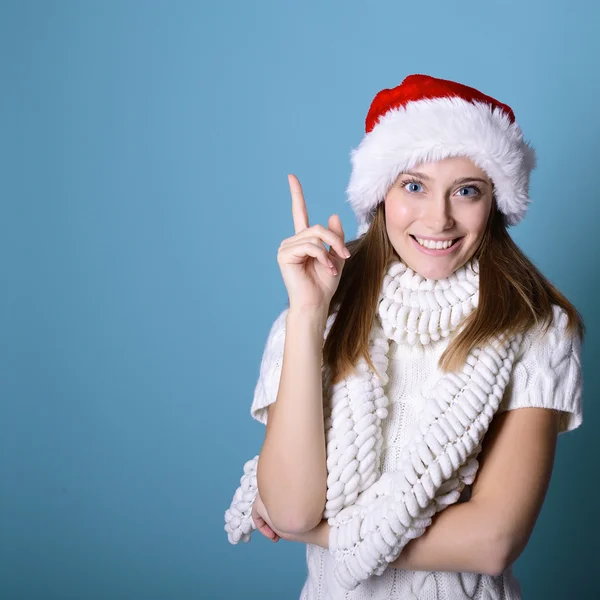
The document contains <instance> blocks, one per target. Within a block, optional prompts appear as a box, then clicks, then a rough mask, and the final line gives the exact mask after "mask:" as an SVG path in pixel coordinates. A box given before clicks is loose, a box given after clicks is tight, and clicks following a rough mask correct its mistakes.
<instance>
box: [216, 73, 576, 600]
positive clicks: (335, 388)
mask: <svg viewBox="0 0 600 600" xmlns="http://www.w3.org/2000/svg"><path fill="white" fill-rule="evenodd" d="M352 166H353V169H352V175H351V180H350V184H349V187H348V194H349V201H350V203H351V205H352V207H353V209H354V211H355V213H356V215H357V218H358V221H359V237H358V239H357V240H355V241H352V242H350V243H348V244H345V238H344V231H343V229H342V225H341V222H340V220H339V217H337V216H336V215H333V216H332V217H331V218H330V219H329V222H328V227H327V228H325V227H322V226H320V225H314V226H310V224H309V220H308V215H307V211H306V204H305V201H304V197H303V194H302V189H301V187H300V184H299V182H298V180H297V179H296V178H295V177H294V176H290V189H291V194H292V212H293V219H294V227H295V234H294V235H293V236H292V237H291V238H288V239H286V240H284V241H283V242H282V244H281V246H280V248H279V251H278V262H279V265H280V269H281V273H282V276H283V279H284V282H285V285H286V288H287V291H288V294H289V308H288V309H286V310H284V311H283V313H282V314H281V315H280V316H279V317H278V318H277V320H276V321H275V323H274V324H273V327H272V329H271V332H270V334H269V338H268V340H267V344H266V348H265V352H264V355H263V360H262V364H261V372H260V378H259V381H258V383H257V386H256V390H255V395H254V400H253V403H252V408H251V413H252V416H253V417H254V418H256V419H258V420H259V421H261V422H263V423H266V434H265V441H264V445H263V447H262V450H261V452H260V460H258V458H259V457H255V458H254V459H253V460H251V461H248V463H246V465H245V467H244V476H243V477H242V480H241V486H240V488H238V490H237V491H236V494H235V496H234V499H233V502H232V505H231V507H230V509H229V510H228V511H227V513H226V527H225V529H226V531H227V532H228V534H229V539H230V541H231V542H232V543H237V542H239V541H247V540H248V539H249V535H250V533H251V531H252V530H253V529H255V528H258V529H259V531H260V532H261V533H262V534H264V535H266V536H267V537H269V538H271V539H272V540H273V541H277V540H278V539H279V538H281V537H282V538H284V539H287V540H292V541H300V542H303V543H306V544H307V565H308V576H307V579H306V582H305V585H304V587H303V590H302V594H301V598H303V599H330V598H422V599H426V598H438V599H451V600H457V599H462V598H511V599H515V598H521V590H520V585H519V583H518V581H517V580H516V579H515V578H514V576H513V574H512V569H511V565H512V564H513V562H514V561H515V560H516V558H517V557H518V556H519V555H520V553H521V552H522V551H523V549H524V548H525V545H526V544H527V541H528V539H529V537H530V535H531V532H532V531H533V527H534V525H535V521H536V518H537V516H538V514H539V511H540V509H541V506H542V503H543V500H544V496H545V494H546V491H547V489H548V485H549V481H550V477H551V473H552V466H553V461H554V453H555V447H556V438H557V435H558V434H559V433H561V432H564V431H568V430H572V429H574V428H576V427H578V426H579V425H580V424H581V422H582V418H583V417H582V405H581V395H582V378H581V363H580V350H581V341H582V339H583V334H584V326H583V322H582V319H581V317H580V315H579V313H578V312H577V310H576V309H575V308H574V307H573V306H572V305H571V304H570V303H569V302H568V300H567V299H566V298H565V297H564V296H563V295H562V294H561V293H560V292H559V291H558V290H557V289H556V288H555V287H554V286H553V285H552V284H551V283H550V282H549V281H548V280H547V279H546V278H545V277H544V276H543V275H542V274H541V273H540V272H539V271H538V269H537V268H536V267H535V266H534V265H533V264H532V263H531V262H530V261H529V260H528V259H527V258H526V257H525V255H524V254H523V253H522V252H521V251H520V250H519V248H518V247H517V246H516V245H515V243H514V242H513V241H512V239H511V237H510V235H509V234H508V232H507V227H508V226H510V225H515V224H517V223H518V222H520V220H521V219H522V218H523V217H524V215H525V213H526V210H527V206H528V203H529V201H530V200H529V198H528V189H529V176H530V173H531V171H532V169H533V168H534V166H535V156H534V151H533V149H532V148H531V147H530V146H529V145H528V144H527V143H526V142H525V141H524V140H523V136H522V133H521V130H520V128H519V126H518V125H517V123H516V121H515V117H514V113H513V111H512V110H511V108H510V107H509V106H507V105H505V104H502V103H500V102H498V101H497V100H495V99H494V98H491V97H489V96H486V95H485V94H482V93H481V92H479V91H478V90H475V89H473V88H470V87H468V86H465V85H462V84H459V83H456V82H451V81H446V80H442V79H437V78H433V77H429V76H426V75H411V76H409V77H407V78H406V79H405V80H404V81H403V82H402V83H401V84H400V85H399V86H397V87H396V88H394V89H391V90H383V91H382V92H380V93H379V94H377V96H376V97H375V99H374V100H373V103H372V104H371V108H370V110H369V113H368V115H367V119H366V135H365V137H364V139H363V140H362V142H361V144H360V146H359V147H358V148H357V149H356V150H355V151H354V152H353V155H352ZM325 245H329V246H330V248H329V250H327V249H326V246H325ZM515 409H520V410H515Z"/></svg>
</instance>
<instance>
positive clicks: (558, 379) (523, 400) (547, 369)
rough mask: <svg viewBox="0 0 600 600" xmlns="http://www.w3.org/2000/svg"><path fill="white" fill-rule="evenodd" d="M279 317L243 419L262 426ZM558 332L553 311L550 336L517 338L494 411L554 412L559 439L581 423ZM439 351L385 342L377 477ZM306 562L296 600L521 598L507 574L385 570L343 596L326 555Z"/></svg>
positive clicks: (572, 360) (566, 342) (570, 361)
mask: <svg viewBox="0 0 600 600" xmlns="http://www.w3.org/2000/svg"><path fill="white" fill-rule="evenodd" d="M286 312H287V311H284V312H283V313H282V314H281V315H280V316H279V317H278V318H277V320H276V321H275V323H274V324H273V327H272V328H271V331H270V334H269V337H268V340H267V344H266V347H265V351H264V354H263V359H262V363H261V369H260V377H259V380H258V382H257V385H256V388H255V393H254V399H253V402H252V407H251V414H252V416H253V417H254V418H255V419H257V420H258V421H260V422H262V423H266V417H267V411H266V408H267V407H268V406H269V405H270V404H271V403H273V402H274V401H275V400H276V397H277V388H278V385H279V377H280V374H281V366H282V359H283V346H284V339H285V317H286ZM565 327H566V315H565V314H564V312H563V311H562V310H561V309H560V308H559V307H554V322H553V325H552V327H551V329H550V330H549V331H548V332H547V333H546V334H545V335H544V336H541V335H540V333H539V331H538V330H536V329H534V330H532V331H530V332H529V333H528V334H527V335H526V336H525V337H524V340H523V343H522V345H521V348H520V351H519V354H518V355H517V357H516V360H515V364H514V367H513V371H512V375H511V379H510V383H509V385H508V386H507V388H506V390H505V394H504V398H503V401H502V403H501V405H500V408H499V409H498V412H501V411H503V410H512V409H516V408H520V407H526V406H537V407H545V408H554V409H557V410H561V411H563V414H562V418H561V422H560V431H561V432H564V431H568V430H571V429H574V428H576V427H578V426H579V425H580V424H581V422H582V418H583V416H582V402H581V398H582V378H581V363H580V345H579V342H578V339H577V338H573V337H571V336H568V335H567V334H566V333H565ZM447 344H448V340H447V339H442V340H440V341H438V342H434V343H431V344H429V345H427V346H426V347H423V346H418V345H417V346H410V345H406V344H400V345H398V344H395V343H393V345H392V349H393V350H392V352H391V355H390V364H389V367H388V375H389V383H388V385H387V388H386V395H387V396H388V398H389V400H390V407H389V414H388V417H387V418H386V419H385V420H384V423H383V434H384V442H383V451H382V456H381V471H382V473H386V472H391V471H394V469H395V468H396V465H397V461H398V460H399V457H400V455H401V450H402V448H403V446H404V444H406V443H407V441H408V439H409V437H410V433H411V431H412V428H413V427H414V426H415V424H416V423H417V419H418V415H419V411H420V409H421V408H422V407H423V404H424V400H423V397H424V395H427V392H428V390H430V389H431V387H432V386H433V385H434V384H435V382H436V381H437V380H438V379H439V378H440V376H441V373H440V371H439V370H438V369H437V362H438V359H439V357H440V356H441V354H442V352H443V350H444V349H445V348H446V346H447ZM468 492H469V490H468V489H466V490H465V491H464V493H463V496H465V499H467V498H468ZM306 556H307V567H308V576H307V579H306V582H305V585H304V587H303V590H302V594H301V599H305V600H329V599H337V598H343V599H348V600H350V599H356V600H359V599H361V600H362V599H367V598H371V599H376V598H377V599H379V598H380V599H384V598H385V599H388V598H390V599H392V598H407V599H412V600H434V599H435V600H462V599H475V598H477V599H479V598H489V599H492V598H493V599H498V600H499V599H504V598H506V599H511V600H515V599H518V598H521V592H520V587H519V584H518V582H517V581H516V580H515V579H514V577H513V576H512V570H511V568H508V569H507V570H506V571H505V572H504V573H503V574H502V575H500V576H498V577H491V576H489V575H483V574H474V573H451V572H427V571H406V570H401V569H394V568H388V569H387V570H385V571H384V572H383V573H382V574H381V575H377V576H374V577H371V578H369V579H368V580H366V581H362V582H361V583H360V585H359V586H358V587H357V588H355V589H353V590H352V591H348V590H346V589H343V588H341V587H340V586H339V584H338V582H337V581H336V579H335V577H334V576H333V569H334V562H335V558H334V557H333V556H332V554H331V553H330V551H328V550H325V549H323V548H320V547H318V546H312V545H308V546H307V554H306Z"/></svg>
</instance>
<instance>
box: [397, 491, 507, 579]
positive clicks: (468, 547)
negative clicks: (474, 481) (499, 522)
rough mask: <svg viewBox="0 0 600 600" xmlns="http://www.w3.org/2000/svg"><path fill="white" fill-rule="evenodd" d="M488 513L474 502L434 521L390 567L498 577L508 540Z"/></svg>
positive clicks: (451, 508) (447, 511)
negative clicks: (500, 532)
mask: <svg viewBox="0 0 600 600" xmlns="http://www.w3.org/2000/svg"><path fill="white" fill-rule="evenodd" d="M494 521H495V520H494V519H492V518H491V516H490V514H489V510H487V508H486V507H485V506H483V505H481V504H480V503H477V502H475V500H474V499H471V500H470V501H468V502H463V503H459V504H453V505H451V506H449V507H447V508H445V509H444V510H442V511H441V512H439V513H437V514H436V515H435V516H434V517H433V522H432V524H431V525H430V526H429V527H428V528H427V530H426V531H425V533H424V534H423V535H421V536H420V537H418V538H415V539H413V540H411V541H410V542H408V544H406V546H404V548H403V549H402V552H401V554H400V556H399V557H398V558H397V559H396V560H395V561H394V562H393V563H390V567H392V568H397V569H406V570H411V571H455V572H471V573H487V574H490V575H497V574H498V573H500V572H501V571H502V570H503V569H504V566H505V565H504V556H505V555H506V553H505V548H506V544H505V540H504V539H503V538H502V536H501V535H500V534H499V532H498V531H497V530H495V529H494V528H493V525H492V524H493V523H494Z"/></svg>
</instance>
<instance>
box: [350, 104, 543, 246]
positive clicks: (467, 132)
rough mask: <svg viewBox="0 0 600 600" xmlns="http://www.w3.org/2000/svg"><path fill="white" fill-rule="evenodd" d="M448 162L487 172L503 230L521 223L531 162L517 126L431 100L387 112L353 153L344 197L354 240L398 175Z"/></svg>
mask: <svg viewBox="0 0 600 600" xmlns="http://www.w3.org/2000/svg"><path fill="white" fill-rule="evenodd" d="M451 156H466V157H468V158H470V159H471V160H472V161H473V162H474V163H475V164H476V165H477V166H478V167H479V168H481V169H482V170H483V171H485V172H486V174H487V175H488V177H490V179H491V180H492V181H493V183H494V188H495V197H496V201H497V203H498V208H499V210H500V211H501V212H503V213H504V214H505V215H506V216H507V223H508V225H516V224H517V223H519V222H520V221H521V220H522V219H523V217H524V216H525V213H526V212H527V206H528V204H529V202H530V199H529V176H530V173H531V171H532V170H533V169H534V168H535V164H536V157H535V150H534V149H533V148H532V147H531V146H530V145H529V144H528V143H527V142H526V141H525V140H524V139H523V133H522V131H521V128H520V127H519V125H518V124H517V123H516V122H514V123H511V122H510V118H509V117H508V115H507V114H506V113H505V112H504V111H503V110H501V109H500V108H498V107H493V106H492V105H490V104H487V103H484V102H479V101H475V102H468V101H467V100H464V99H462V98H459V97H446V98H435V99H425V100H418V101H413V102H409V103H408V104H407V105H406V106H404V107H399V108H392V109H390V110H389V111H388V112H386V113H385V114H384V115H383V116H382V117H381V118H380V120H379V122H378V123H377V124H376V125H375V127H374V128H373V129H372V131H370V132H369V133H367V134H366V135H365V136H364V138H363V139H362V141H361V143H360V144H359V146H358V148H356V149H355V150H353V151H352V155H351V162H352V174H351V176H350V182H349V184H348V189H347V194H348V202H349V203H350V205H351V206H352V209H353V210H354V212H355V214H356V217H357V219H358V224H359V229H358V235H359V236H360V235H362V234H363V233H365V231H366V230H367V228H368V226H369V223H370V222H371V220H372V218H373V215H374V212H375V208H376V207H377V205H378V204H379V203H380V202H381V201H383V199H384V198H385V196H386V194H387V192H388V190H389V189H390V188H391V187H392V185H393V184H394V182H395V181H396V179H397V178H398V176H399V175H400V173H402V172H404V171H406V170H407V169H411V168H413V167H414V166H416V165H418V164H420V163H428V162H434V161H437V160H442V159H444V158H448V157H451Z"/></svg>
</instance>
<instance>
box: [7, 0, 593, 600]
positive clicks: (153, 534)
mask: <svg viewBox="0 0 600 600" xmlns="http://www.w3.org/2000/svg"><path fill="white" fill-rule="evenodd" d="M599 13H600V10H599V9H598V5H597V3H595V2H592V1H591V0H590V1H589V2H581V1H579V2H578V1H573V0H571V1H569V2H566V1H565V2H563V1H561V2H548V0H546V1H528V2H523V1H518V2H517V1H513V0H505V1H504V2H502V3H501V4H498V3H483V2H479V1H477V2H471V1H463V2H450V1H448V0H439V1H433V0H430V1H429V2H426V3H422V2H411V3H408V2H398V1H396V2H391V1H387V2H384V1H382V2H377V3H374V4H373V3H368V2H366V1H365V2H349V1H344V2H342V1H339V2H325V1H321V2H317V1H308V0H303V1H302V2H284V1H272V2H267V1H261V2H243V1H241V0H238V1H237V2H226V1H221V2H218V3H217V2H210V3H209V2H184V1H181V0H170V1H167V0H165V1H162V2H158V1H157V2H151V1H146V2H143V1H139V2H133V1H124V0H119V1H118V2H117V1H106V0H103V1H100V0H98V1H96V2H90V1H87V2H86V1H83V0H82V1H79V2H75V1H67V0H64V1H59V0H56V1H50V0H48V1H38V2H32V1H19V2H17V1H16V0H15V1H10V2H9V1H5V0H2V1H1V2H0V68H1V85H2V90H1V94H0V132H1V133H0V165H1V167H0V171H1V177H0V186H1V187H0V190H1V191H0V194H1V195H0V197H1V200H2V213H1V219H0V227H1V236H0V244H1V248H0V257H1V258H0V261H1V262H0V264H1V277H2V279H1V280H2V293H1V295H0V327H1V329H2V344H1V355H0V369H1V376H0V386H1V389H0V410H1V413H0V485H1V488H0V597H1V598H6V599H11V600H12V599H26V600H29V599H43V600H51V599H61V600H71V599H77V600H80V599H90V600H96V599H101V598H111V599H113V600H117V599H121V598H123V599H132V598H144V599H145V600H151V599H155V598H177V599H179V598H182V599H183V598H226V599H229V598H242V597H243V598H264V599H268V598H273V599H275V598H277V599H280V598H297V597H298V596H299V592H300V588H301V586H302V583H303V581H304V577H305V564H304V546H301V545H299V544H293V543H288V542H280V543H279V544H276V545H275V544H272V543H271V542H269V541H267V540H266V539H264V538H259V537H257V538H256V539H254V540H253V541H252V543H250V544H246V545H239V546H232V545H230V544H229V543H228V541H227V537H226V534H225V532H224V530H223V513H224V511H225V509H226V508H227V507H228V506H229V503H230V500H231V497H232V495H233V492H234V490H235V488H236V487H237V485H238V482H239V477H240V476H241V469H242V465H243V463H244V462H245V460H247V459H248V458H251V457H252V456H254V454H255V453H257V452H258V451H259V450H260V445H261V442H262V439H263V435H264V429H263V426H262V425H260V424H258V423H256V422H254V421H252V420H251V418H250V416H249V407H250V403H251V399H252V392H253V389H254V384H255V382H256V378H257V376H258V367H259V363H260V357H261V354H262V350H263V345H264V342H265V340H266V336H267V333H268V330H269V327H270V325H271V322H272V321H273V319H274V318H275V317H276V316H277V314H279V311H280V310H282V308H283V307H284V306H285V303H286V300H287V296H286V294H285V288H284V286H283V283H282V280H281V277H280V274H279V269H278V267H277V263H276V251H277V247H278V246H279V243H280V241H281V240H282V239H283V238H284V237H288V236H290V235H292V233H293V230H292V219H291V212H290V199H289V191H288V187H287V178H286V175H287V173H288V172H294V173H296V174H297V175H298V176H299V178H300V181H301V182H302V184H303V186H304V190H305V195H306V198H307V203H308V208H309V214H310V217H311V221H312V222H326V220H327V217H328V216H329V215H330V214H331V213H333V212H338V213H339V214H340V215H341V217H342V222H343V224H344V227H345V229H346V231H347V234H348V236H349V237H352V236H353V235H354V234H355V231H356V227H355V221H354V218H353V215H352V212H351V210H350V208H349V206H348V204H347V203H346V202H345V193H344V191H345V186H346V184H347V181H348V177H349V173H350V163H349V152H350V150H351V148H353V147H355V146H356V145H358V143H359V142H360V139H361V137H362V135H363V132H364V129H363V126H364V117H365V115H366V112H367V109H368V107H369V103H370V101H371V99H372V97H373V96H374V94H375V93H376V92H377V91H379V90H380V89H382V88H384V87H393V86H395V85H397V84H399V83H400V81H401V80H402V79H403V78H404V77H405V76H406V75H408V74H409V73H419V72H420V73H427V74H430V75H434V76H437V77H443V78H446V79H455V80H457V81H460V82H462V83H466V84H468V85H471V86H474V87H477V88H479V89H481V90H482V91H484V92H485V93H487V94H489V95H492V96H495V97H497V98H498V99H500V100H501V101H503V102H506V103H508V104H510V105H511V106H512V107H513V109H514V110H515V112H516V115H517V119H518V121H519V123H520V124H521V127H522V128H523V130H524V132H525V136H526V138H527V139H529V140H531V141H532V143H533V144H534V146H535V147H536V149H537V152H538V157H539V167H538V169H537V170H536V171H535V172H534V174H533V178H532V188H531V196H532V198H533V204H532V205H531V208H530V212H529V215H528V217H527V218H526V220H525V221H524V222H523V223H522V224H520V225H519V226H518V227H516V228H514V229H512V233H513V236H514V238H515V239H516V241H517V243H518V244H519V245H520V246H521V247H522V248H523V250H524V251H525V252H526V253H527V254H528V255H529V256H530V257H531V258H532V259H533V260H534V262H535V263H536V264H537V265H538V266H539V267H540V268H541V269H542V271H543V272H544V273H545V274H546V275H547V276H548V277H549V278H550V279H551V280H552V281H553V282H554V283H555V284H556V285H557V286H558V287H559V288H560V289H561V290H562V291H563V292H564V293H565V294H566V295H567V297H568V298H569V299H570V300H571V301H572V302H573V303H574V304H575V305H576V306H577V308H578V309H579V310H580V311H581V312H582V314H583V316H584V318H585V320H586V324H587V327H588V338H587V340H586V343H585V345H584V351H583V364H584V377H585V395H584V407H585V415H584V419H585V420H584V424H583V426H582V427H581V429H579V430H577V431H576V432H573V433H568V434H565V435H564V436H561V438H560V440H559V449H558V455H557V459H556V468H555V471H554V475H553V479H552V482H551V486H550V490H549V492H548V496H547V500H546V503H545V504H544V507H543V510H542V512H541V515H540V517H539V520H538V524H537V527H536V530H535V532H534V534H533V537H532V538H531V541H530V543H529V545H528V547H527V549H526V550H525V552H524V553H523V555H522V556H521V558H520V559H519V560H518V562H517V564H516V567H515V572H516V574H517V576H518V577H519V579H520V580H521V583H522V585H523V589H524V592H525V597H526V598H528V599H529V600H534V599H538V598H539V599H547V598H566V597H569V598H578V599H583V598H592V597H594V591H595V592H597V583H596V582H597V572H596V571H597V566H598V559H599V551H598V534H599V530H600V528H599V519H598V513H597V511H596V503H597V498H598V493H599V491H600V490H599V489H598V482H597V477H591V476H592V475H593V474H596V475H597V474H598V456H600V443H599V436H598V434H597V431H598V427H599V426H600V414H599V410H598V405H597V402H596V399H597V398H598V395H599V392H600V380H599V376H598V370H597V369H594V367H595V365H596V363H597V362H598V359H599V355H598V342H599V341H600V340H599V329H598V310H597V306H598V300H597V298H598V295H599V293H600V269H599V268H598V267H599V265H598V262H599V260H598V248H597V244H598V217H599V212H598V201H599V191H598V179H597V175H598V159H599V156H598V155H599V150H598V139H599V138H600V122H599V120H598V97H599V96H600V68H599V67H600V64H599V63H600V59H599V57H600V43H599V41H598V37H597V35H595V34H597V25H596V24H597V22H598V18H599V17H600V14H599ZM590 477H591V478H590Z"/></svg>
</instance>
